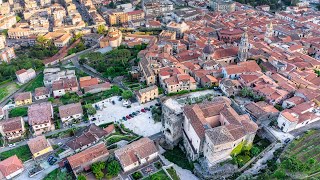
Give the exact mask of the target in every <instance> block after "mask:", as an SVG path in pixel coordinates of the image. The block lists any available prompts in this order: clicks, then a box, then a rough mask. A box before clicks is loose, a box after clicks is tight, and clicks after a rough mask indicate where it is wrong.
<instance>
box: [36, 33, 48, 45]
mask: <svg viewBox="0 0 320 180" xmlns="http://www.w3.org/2000/svg"><path fill="white" fill-rule="evenodd" d="M36 41H37V43H38V44H39V45H40V46H42V47H47V46H48V42H49V40H48V39H46V38H45V37H44V36H42V35H39V36H38V37H37V40H36Z"/></svg>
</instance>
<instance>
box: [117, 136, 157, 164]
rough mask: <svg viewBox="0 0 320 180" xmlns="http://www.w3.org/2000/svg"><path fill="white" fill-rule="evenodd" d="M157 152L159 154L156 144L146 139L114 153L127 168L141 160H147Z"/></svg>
mask: <svg viewBox="0 0 320 180" xmlns="http://www.w3.org/2000/svg"><path fill="white" fill-rule="evenodd" d="M156 152H158V149H157V148H156V146H155V144H154V142H153V141H152V140H151V139H149V138H147V137H145V138H142V139H139V140H138V141H134V142H133V143H131V144H128V145H126V146H124V147H122V148H120V149H117V150H115V152H114V153H115V156H116V157H117V158H118V159H119V161H120V163H121V164H122V166H124V167H127V166H130V165H131V164H133V163H135V162H138V161H139V159H143V158H146V157H148V156H150V155H152V154H154V153H156Z"/></svg>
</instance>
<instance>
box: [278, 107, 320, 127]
mask: <svg viewBox="0 0 320 180" xmlns="http://www.w3.org/2000/svg"><path fill="white" fill-rule="evenodd" d="M319 120H320V112H319V110H318V109H317V108H316V105H315V103H314V102H312V101H308V102H304V103H301V104H298V105H296V106H294V107H293V108H291V109H286V110H284V111H282V112H281V113H280V115H279V117H278V119H277V122H278V127H279V128H280V129H281V130H282V131H283V132H290V131H292V130H295V129H298V128H301V127H303V126H305V125H307V124H310V123H313V122H316V121H319Z"/></svg>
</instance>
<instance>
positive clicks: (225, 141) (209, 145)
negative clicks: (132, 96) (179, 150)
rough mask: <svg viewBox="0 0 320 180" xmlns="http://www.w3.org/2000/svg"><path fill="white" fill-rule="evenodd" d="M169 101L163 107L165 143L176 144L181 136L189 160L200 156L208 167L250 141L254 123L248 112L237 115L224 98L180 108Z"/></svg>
mask: <svg viewBox="0 0 320 180" xmlns="http://www.w3.org/2000/svg"><path fill="white" fill-rule="evenodd" d="M170 101H172V102H170ZM173 101H174V100H172V99H171V100H167V101H165V102H164V106H163V112H164V116H163V120H162V126H163V132H164V135H165V140H166V144H169V145H176V144H177V142H179V139H181V137H182V139H183V146H184V149H185V151H186V154H187V157H188V158H189V160H191V161H195V160H198V159H199V158H200V157H204V159H205V162H206V163H207V164H208V166H209V167H211V166H213V165H216V164H217V163H219V162H222V161H225V160H227V159H229V158H230V157H231V154H232V152H233V150H234V149H236V148H237V147H240V149H242V147H249V146H251V144H252V143H253V139H254V137H255V134H256V132H257V130H258V126H257V124H256V123H254V122H253V121H252V120H251V119H250V117H249V116H248V115H246V114H245V115H239V114H238V113H237V112H236V111H235V110H234V109H233V108H232V107H231V101H230V100H229V99H228V98H225V97H216V98H214V99H212V101H208V102H204V103H200V104H193V105H187V106H184V107H183V106H182V105H179V104H174V102H173ZM175 103H177V101H175ZM180 128H181V129H180ZM237 149H238V148H237Z"/></svg>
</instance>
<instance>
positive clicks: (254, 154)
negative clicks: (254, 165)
mask: <svg viewBox="0 0 320 180" xmlns="http://www.w3.org/2000/svg"><path fill="white" fill-rule="evenodd" d="M250 152H251V154H252V155H253V156H256V155H258V154H259V153H260V149H259V148H258V147H256V146H253V147H252V148H251V150H250Z"/></svg>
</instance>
